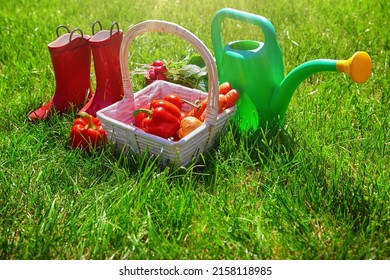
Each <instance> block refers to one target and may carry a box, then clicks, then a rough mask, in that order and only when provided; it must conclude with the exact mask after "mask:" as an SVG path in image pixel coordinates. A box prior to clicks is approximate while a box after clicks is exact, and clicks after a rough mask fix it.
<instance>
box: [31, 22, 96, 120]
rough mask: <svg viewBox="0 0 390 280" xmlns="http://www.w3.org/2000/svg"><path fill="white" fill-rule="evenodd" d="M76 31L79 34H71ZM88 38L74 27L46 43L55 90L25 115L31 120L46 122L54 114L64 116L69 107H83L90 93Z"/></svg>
mask: <svg viewBox="0 0 390 280" xmlns="http://www.w3.org/2000/svg"><path fill="white" fill-rule="evenodd" d="M60 27H63V26H60ZM67 30H68V31H69V29H68V28H67ZM75 31H79V32H80V33H81V35H79V34H74V32H75ZM57 35H58V28H57ZM89 38H90V36H88V35H83V32H82V31H81V30H80V29H78V28H77V29H74V30H73V31H72V32H70V33H66V34H64V35H62V36H60V37H58V38H57V39H56V40H55V41H53V42H51V43H49V44H48V49H49V52H50V57H51V61H52V63H53V68H54V75H55V81H56V90H55V93H54V95H53V96H52V98H51V99H50V101H49V102H48V103H46V104H45V105H43V106H42V107H41V108H39V109H37V110H35V111H33V112H31V113H30V114H29V115H28V118H29V120H30V121H35V120H38V119H45V118H47V117H48V116H49V115H50V114H51V113H52V112H54V111H56V112H58V113H63V112H65V111H67V110H68V109H70V107H72V106H75V107H78V108H81V107H82V106H83V105H84V104H85V102H86V100H87V98H88V95H91V94H92V91H91V82H90V71H91V49H90V47H89Z"/></svg>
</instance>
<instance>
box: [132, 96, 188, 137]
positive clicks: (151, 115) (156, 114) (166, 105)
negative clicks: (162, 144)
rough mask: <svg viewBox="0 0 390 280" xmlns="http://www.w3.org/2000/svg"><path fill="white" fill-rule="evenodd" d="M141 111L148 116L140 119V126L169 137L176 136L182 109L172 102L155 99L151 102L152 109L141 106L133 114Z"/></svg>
mask: <svg viewBox="0 0 390 280" xmlns="http://www.w3.org/2000/svg"><path fill="white" fill-rule="evenodd" d="M141 113H145V114H146V117H145V118H142V119H141V120H138V121H139V122H140V123H139V124H138V125H139V126H138V127H139V128H141V129H142V130H143V131H145V132H147V133H151V134H154V135H157V136H160V137H163V138H167V139H168V138H171V137H174V136H175V135H176V133H177V131H178V129H179V127H180V120H181V118H182V115H181V111H180V110H179V108H177V107H176V105H174V104H172V103H171V102H168V101H165V100H162V99H158V100H154V101H152V102H151V103H150V109H144V108H140V109H138V110H135V111H134V112H133V115H134V116H138V114H141ZM144 116H145V115H144ZM136 125H137V123H136Z"/></svg>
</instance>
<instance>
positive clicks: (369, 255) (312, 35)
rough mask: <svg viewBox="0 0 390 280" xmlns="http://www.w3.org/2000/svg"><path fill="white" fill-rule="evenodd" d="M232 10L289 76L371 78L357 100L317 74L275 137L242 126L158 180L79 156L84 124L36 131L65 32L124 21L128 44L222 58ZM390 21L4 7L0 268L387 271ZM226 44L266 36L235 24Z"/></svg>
mask: <svg viewBox="0 0 390 280" xmlns="http://www.w3.org/2000/svg"><path fill="white" fill-rule="evenodd" d="M223 7H232V8H236V9H240V10H243V11H247V12H250V13H254V14H259V15H263V16H265V17H267V18H268V19H270V20H271V22H272V23H273V25H274V27H275V30H276V32H277V39H278V42H279V45H280V47H281V49H282V52H283V58H284V67H285V73H286V74H287V73H288V72H290V71H291V70H292V69H294V68H295V67H296V66H298V65H300V64H302V63H304V62H305V61H308V60H312V59H317V58H331V59H347V58H349V57H350V56H351V55H352V54H353V53H354V52H356V51H359V50H362V51H366V52H368V53H369V54H370V56H371V58H372V61H373V69H372V75H371V77H370V79H369V80H368V81H367V82H366V83H364V84H356V83H353V82H352V81H351V80H350V78H349V77H348V76H346V75H344V74H340V73H336V72H322V73H318V74H315V75H313V76H311V77H310V78H308V79H306V80H305V81H304V82H303V83H302V84H301V85H300V86H299V87H298V89H297V90H296V91H295V93H294V95H293V98H292V100H291V103H290V105H289V108H288V111H287V115H286V120H285V125H284V127H283V128H281V129H280V131H279V132H278V133H277V134H276V135H274V134H272V135H271V134H269V133H266V132H263V131H259V132H258V133H257V134H256V136H251V135H248V134H246V133H241V132H240V131H239V130H238V128H237V126H236V124H235V123H234V122H231V123H229V125H228V126H227V128H226V131H225V133H223V134H222V135H221V137H220V138H219V139H218V142H217V145H216V146H215V147H214V148H213V149H211V150H210V151H208V152H207V153H206V154H205V155H204V160H203V161H201V162H198V163H196V164H195V163H192V164H190V165H189V166H187V167H186V168H161V165H160V164H159V163H158V162H157V161H155V160H152V159H148V158H145V157H142V156H131V155H129V154H126V153H120V152H116V151H115V147H114V145H113V144H110V145H107V146H106V147H104V148H102V149H99V150H97V151H94V152H92V153H90V154H87V153H85V152H82V151H79V150H72V149H71V148H70V147H69V145H68V139H69V131H70V127H71V124H72V121H73V120H74V118H75V117H76V115H75V113H72V112H69V113H67V114H65V115H54V116H52V117H51V118H50V119H48V120H47V121H44V122H38V123H33V124H32V123H29V122H28V121H27V118H26V116H27V114H28V113H29V112H30V111H31V110H33V109H36V108H38V107H39V106H40V105H41V104H42V103H44V102H46V101H48V100H49V99H50V97H51V96H52V94H53V92H54V91H55V80H54V72H53V68H52V64H51V61H50V56H49V52H48V49H47V44H48V43H49V42H51V41H53V40H55V38H56V33H55V30H56V27H57V26H58V25H60V24H65V25H68V26H70V27H72V28H76V27H78V28H81V29H82V30H83V31H84V33H85V34H91V24H92V23H93V22H94V21H95V20H100V21H101V22H102V24H103V26H104V27H105V28H106V29H107V28H109V26H110V25H111V23H112V22H113V21H117V22H118V23H119V24H120V27H121V28H122V29H123V30H124V32H126V30H127V29H128V27H129V26H130V25H132V24H135V23H138V22H141V21H144V20H148V19H161V20H168V21H171V22H174V23H176V24H179V25H181V26H183V27H185V28H187V29H188V30H190V31H192V32H193V33H194V34H196V35H197V36H198V37H199V38H200V39H201V40H202V41H203V42H204V43H205V44H206V45H207V47H209V49H210V50H211V52H212V53H213V49H212V43H211V34H210V27H211V21H212V18H213V15H214V14H215V13H216V12H217V11H218V10H219V9H220V8H223ZM389 12H390V2H389V1H386V0H375V1H370V0H360V1H355V0H342V1H336V0H326V1H319V0H315V1H312V0H310V1H309V0H303V1H302V0H276V1H263V0H256V1H252V0H248V1H227V0H226V1H211V2H210V1H204V0H202V1H185V0H182V1H151V0H143V1H138V0H136V1H117V0H112V1H100V2H96V1H90V0H84V1H76V0H69V1H66V3H65V4H64V3H63V1H57V0H54V1H52V0H50V1H48V0H42V1H38V0H36V1H6V2H5V3H2V5H1V6H0V37H1V40H0V134H1V136H0V259H206V260H207V259H388V258H390V246H389V242H390V203H389V194H390V192H389V191H390V189H389V186H390V184H389V182H390V180H389V173H388V170H389V108H390V107H389V105H390V99H389V81H390V76H389V57H390V55H389V49H390V38H389V33H390V32H389V30H390V25H389ZM224 26H225V25H224ZM223 38H224V40H225V41H226V42H230V41H233V40H237V39H243V38H245V39H252V40H263V34H262V33H261V31H260V30H258V29H257V28H256V27H254V26H250V25H248V24H244V23H239V22H235V21H230V20H228V21H227V22H226V26H225V29H224V30H223ZM156 40H157V41H156ZM135 46H136V48H134V54H133V56H132V58H131V59H132V61H131V62H132V63H131V65H130V67H135V65H136V63H149V62H151V61H153V60H154V59H172V60H174V59H180V58H181V57H182V55H185V52H186V47H187V46H186V44H185V43H183V42H182V40H180V38H171V37H170V36H168V35H167V36H161V38H160V37H158V38H150V42H149V41H148V40H142V38H141V40H139V41H137V42H135ZM91 79H92V83H94V79H95V78H94V76H93V75H92V76H91ZM141 86H142V85H141V84H140V83H137V84H136V87H138V88H139V87H141Z"/></svg>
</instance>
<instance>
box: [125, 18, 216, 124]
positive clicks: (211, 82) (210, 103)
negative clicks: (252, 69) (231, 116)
mask: <svg viewBox="0 0 390 280" xmlns="http://www.w3.org/2000/svg"><path fill="white" fill-rule="evenodd" d="M146 32H164V33H169V34H173V35H177V36H179V37H181V38H182V39H184V40H186V41H187V42H189V43H190V44H192V45H193V46H194V47H195V49H196V50H197V51H198V52H199V54H200V55H201V56H202V58H203V60H204V62H205V64H206V69H207V72H208V96H209V97H208V100H207V111H206V119H205V122H206V123H209V124H211V125H214V124H215V123H216V121H217V116H218V97H219V96H218V93H219V91H218V73H217V66H216V64H215V60H214V58H213V56H212V55H211V53H210V51H209V50H208V48H207V47H206V45H205V44H204V43H203V42H202V41H201V40H200V39H199V38H198V37H196V36H195V35H194V34H193V33H191V32H190V31H188V30H187V29H185V28H183V27H181V26H179V25H177V24H174V23H171V22H167V21H161V20H147V21H144V22H141V23H138V24H136V25H133V26H131V27H130V28H129V29H128V31H127V32H126V34H125V36H124V37H123V40H122V44H121V48H120V65H121V72H122V81H123V89H124V94H125V98H131V99H132V100H131V101H132V102H133V103H134V92H133V84H132V81H131V76H130V72H129V65H128V63H129V62H128V54H129V47H130V43H131V42H133V41H134V39H135V38H136V37H137V36H139V35H141V34H143V33H146Z"/></svg>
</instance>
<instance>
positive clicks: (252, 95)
mask: <svg viewBox="0 0 390 280" xmlns="http://www.w3.org/2000/svg"><path fill="white" fill-rule="evenodd" d="M225 18H230V19H234V20H239V21H242V22H247V23H250V24H254V25H256V26H258V27H259V28H260V29H261V30H262V31H263V33H264V42H260V41H252V40H239V41H233V42H230V43H227V44H226V45H225V46H223V45H222V38H221V30H220V28H221V25H222V22H223V20H224V19H225ZM211 34H212V42H213V47H214V52H215V57H216V63H217V68H218V77H219V80H220V82H221V83H222V82H226V81H228V82H230V83H231V84H232V86H233V87H234V88H236V89H237V90H239V91H240V94H241V97H240V101H239V102H238V104H237V107H238V114H237V120H238V121H239V126H240V128H241V129H242V130H251V129H253V130H256V129H257V128H258V127H259V126H265V125H266V122H267V120H269V119H270V116H269V114H270V103H271V100H272V96H273V94H274V92H275V91H276V90H277V88H278V87H279V85H280V83H281V82H282V80H283V78H284V68H283V57H282V52H281V49H280V47H279V45H278V43H277V40H276V33H275V30H274V27H273V26H272V24H271V22H270V21H269V20H268V19H267V18H265V17H262V16H259V15H254V14H250V13H246V12H242V11H238V10H234V9H229V8H225V9H222V10H220V11H218V12H217V14H216V15H215V16H214V18H213V22H212V30H211Z"/></svg>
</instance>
